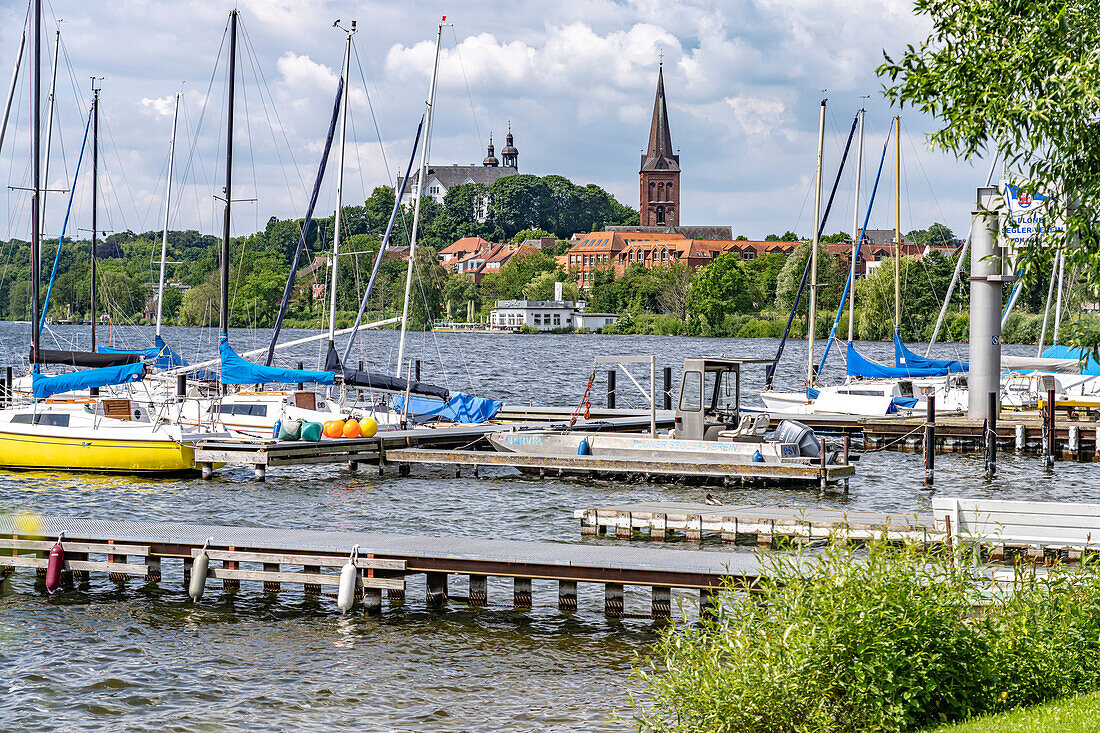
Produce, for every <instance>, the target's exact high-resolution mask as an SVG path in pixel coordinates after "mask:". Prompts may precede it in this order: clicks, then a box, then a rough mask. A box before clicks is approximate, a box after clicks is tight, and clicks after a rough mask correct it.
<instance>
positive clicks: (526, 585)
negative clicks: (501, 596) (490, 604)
mask: <svg viewBox="0 0 1100 733" xmlns="http://www.w3.org/2000/svg"><path fill="white" fill-rule="evenodd" d="M512 606H513V607H514V608H530V607H531V579H530V578H512Z"/></svg>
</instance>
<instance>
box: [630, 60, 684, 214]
mask: <svg viewBox="0 0 1100 733" xmlns="http://www.w3.org/2000/svg"><path fill="white" fill-rule="evenodd" d="M639 176H640V178H641V186H640V188H641V190H640V196H639V200H638V214H639V217H640V222H639V223H640V224H641V226H643V227H660V226H670V227H675V226H679V225H680V156H679V155H678V154H676V152H675V149H674V148H673V147H672V134H671V133H670V132H669V129H668V105H666V104H665V76H664V64H663V63H662V64H661V66H660V70H659V71H658V72H657V96H656V98H655V99H654V100H653V121H652V122H651V123H650V127H649V147H648V148H647V149H646V152H645V153H644V154H643V155H642V169H641V170H640V171H639Z"/></svg>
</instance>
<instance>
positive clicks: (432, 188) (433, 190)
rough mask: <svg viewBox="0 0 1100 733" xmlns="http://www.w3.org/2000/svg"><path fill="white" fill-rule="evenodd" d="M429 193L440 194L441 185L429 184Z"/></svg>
mask: <svg viewBox="0 0 1100 733" xmlns="http://www.w3.org/2000/svg"><path fill="white" fill-rule="evenodd" d="M428 193H430V194H432V195H433V196H436V195H438V194H439V186H428Z"/></svg>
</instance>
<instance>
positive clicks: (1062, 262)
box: [1050, 250, 1066, 346]
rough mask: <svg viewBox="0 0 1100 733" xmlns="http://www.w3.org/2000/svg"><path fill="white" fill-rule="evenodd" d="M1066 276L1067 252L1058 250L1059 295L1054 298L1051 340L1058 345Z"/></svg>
mask: <svg viewBox="0 0 1100 733" xmlns="http://www.w3.org/2000/svg"><path fill="white" fill-rule="evenodd" d="M1065 276H1066V253H1065V251H1064V250H1059V251H1058V295H1057V296H1056V297H1055V298H1054V335H1053V337H1052V338H1051V339H1050V342H1051V343H1052V344H1053V345H1055V346H1057V345H1058V332H1059V331H1061V330H1062V282H1063V280H1064V279H1065Z"/></svg>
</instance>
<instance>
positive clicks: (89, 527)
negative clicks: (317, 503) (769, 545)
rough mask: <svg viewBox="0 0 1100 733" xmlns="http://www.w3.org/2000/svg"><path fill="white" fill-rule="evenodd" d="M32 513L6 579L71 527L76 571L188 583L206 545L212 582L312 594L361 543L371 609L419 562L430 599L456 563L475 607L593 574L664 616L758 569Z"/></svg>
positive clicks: (569, 547)
mask: <svg viewBox="0 0 1100 733" xmlns="http://www.w3.org/2000/svg"><path fill="white" fill-rule="evenodd" d="M26 524H27V522H26V521H22V522H21V521H19V520H17V519H15V518H13V517H11V516H3V517H0V583H3V578H4V574H3V573H10V572H12V571H14V570H15V569H16V568H35V569H37V570H38V571H39V572H40V573H44V571H45V568H46V564H47V562H48V560H47V558H46V555H47V553H48V551H49V550H50V548H51V547H52V546H53V544H54V542H55V541H57V538H58V536H59V535H61V534H62V533H64V537H63V539H62V546H63V547H64V548H65V557H66V560H65V563H66V565H65V569H66V571H67V573H66V575H67V578H66V580H67V581H68V582H72V581H74V580H77V581H79V580H82V579H85V578H86V577H87V573H89V572H105V573H109V574H110V575H111V576H112V577H114V578H116V579H123V578H126V577H138V578H144V579H145V580H146V581H147V582H158V581H160V580H161V579H162V578H164V577H165V576H166V575H167V572H166V571H167V570H168V568H166V567H165V565H167V564H172V565H175V563H177V562H178V563H179V565H178V566H179V567H180V573H179V575H177V576H176V578H177V580H178V581H182V582H183V583H184V585H185V586H186V585H187V584H188V583H189V580H190V575H191V569H192V562H193V558H194V557H196V556H197V555H198V553H199V551H200V550H201V549H202V548H203V547H204V545H205V546H207V554H208V557H209V558H210V559H211V561H212V562H211V567H210V571H209V575H208V576H207V578H208V579H207V585H208V589H215V588H216V586H214V585H213V584H212V583H211V581H210V579H211V578H213V579H220V580H221V589H222V590H224V591H233V590H236V589H237V588H238V587H239V586H240V584H241V583H242V582H249V583H260V584H262V587H263V589H264V591H265V592H276V591H282V590H284V589H285V586H287V585H297V586H301V587H302V588H303V591H304V592H305V593H306V594H314V595H316V594H319V593H320V589H321V587H322V586H330V585H337V584H338V583H339V577H340V576H339V567H340V566H342V565H343V564H344V563H346V562H348V558H349V556H350V553H351V551H352V548H353V547H354V546H358V558H359V560H358V562H357V564H356V567H357V568H359V576H358V594H359V596H360V597H361V602H362V606H363V608H364V609H365V611H366V612H367V613H378V612H380V611H381V610H382V591H386V597H387V600H388V601H389V602H390V603H391V604H393V603H404V602H405V600H406V599H405V588H406V585H405V579H406V578H407V577H408V576H410V575H414V574H423V575H424V576H425V577H426V585H425V587H426V596H425V602H426V603H427V605H428V606H429V607H433V608H439V607H442V606H443V605H444V604H445V603H447V601H448V598H449V595H448V579H449V578H452V577H454V576H459V575H461V576H466V577H467V578H468V583H469V585H468V587H469V591H468V594H467V596H466V598H465V601H466V602H467V603H468V604H469V605H470V606H473V607H478V606H485V605H487V604H488V602H489V599H488V579H489V578H490V577H503V578H510V579H511V584H512V605H513V606H514V607H515V608H529V607H530V606H531V604H532V600H533V599H532V582H533V581H539V582H542V581H549V582H551V583H554V584H556V586H557V603H558V607H559V609H561V610H563V611H576V610H577V584H578V583H595V584H599V585H602V586H603V588H604V608H603V611H604V613H605V614H606V615H608V616H611V617H621V616H623V615H624V613H625V610H624V606H623V599H624V591H623V589H624V586H646V587H649V588H650V589H651V597H652V604H651V614H646V615H647V616H648V615H652V616H653V617H664V616H668V615H669V613H670V612H671V592H672V589H673V588H679V589H689V590H695V591H698V592H699V594H700V603H701V604H703V605H704V606H705V605H706V604H709V603H711V602H712V600H713V597H714V595H715V594H716V593H717V591H718V589H719V588H721V587H723V585H724V584H725V583H733V584H736V585H740V586H742V587H746V588H748V587H751V586H752V585H753V584H754V583H755V582H756V581H757V580H758V579H759V578H760V576H761V574H762V565H761V563H760V561H759V560H758V558H757V557H756V556H755V555H753V554H751V553H746V552H685V551H681V550H668V549H650V548H638V547H602V546H593V545H586V544H566V543H551V542H518V541H505V540H486V539H479V538H466V537H443V538H441V537H421V536H410V535H392V534H378V533H368V532H323V531H313V530H300V529H268V528H260V527H223V526H214V525H198V524H171V523H163V522H145V521H113V520H89V519H66V518H60V517H44V518H39V519H38V520H37V521H35V522H34V523H33V524H34V526H33V527H28V526H24V525H26ZM216 563H220V566H218V567H214V565H215V564H216ZM242 566H247V567H242ZM332 571H335V572H332ZM452 600H455V599H452Z"/></svg>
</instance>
